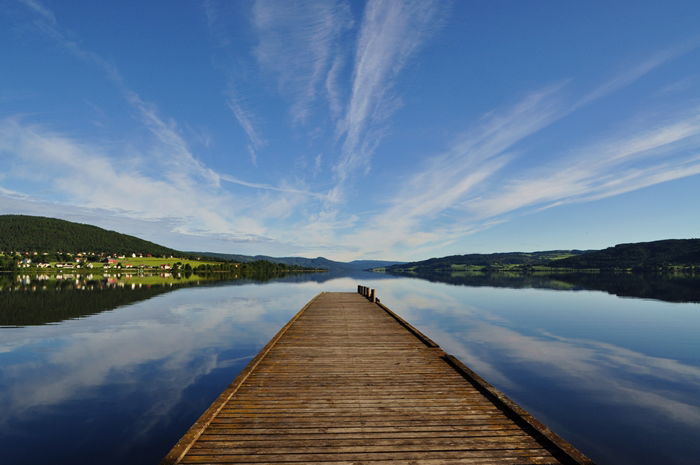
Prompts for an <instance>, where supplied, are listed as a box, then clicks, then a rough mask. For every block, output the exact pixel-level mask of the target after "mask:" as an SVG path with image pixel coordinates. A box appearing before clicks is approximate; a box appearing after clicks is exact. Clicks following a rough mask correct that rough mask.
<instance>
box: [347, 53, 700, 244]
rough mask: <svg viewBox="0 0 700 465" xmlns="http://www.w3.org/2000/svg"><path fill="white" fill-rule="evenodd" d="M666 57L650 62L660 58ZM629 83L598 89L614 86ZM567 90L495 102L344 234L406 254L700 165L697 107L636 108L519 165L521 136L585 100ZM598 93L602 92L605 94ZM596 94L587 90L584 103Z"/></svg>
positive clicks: (646, 69) (699, 110) (685, 173)
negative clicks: (619, 121) (503, 104)
mask: <svg viewBox="0 0 700 465" xmlns="http://www.w3.org/2000/svg"><path fill="white" fill-rule="evenodd" d="M659 56H663V57H666V58H667V59H670V58H669V57H673V56H675V55H674V54H670V53H668V54H660V55H659ZM666 61H667V60H662V59H655V60H649V61H648V63H651V62H653V63H654V64H655V66H662V65H663V64H664V63H665V62H666ZM648 63H647V64H646V65H645V66H641V65H640V67H639V69H643V70H644V72H637V73H635V77H636V79H639V78H641V77H643V76H644V74H645V73H646V72H649V71H650V70H651V69H652V67H651V66H650V65H649V64H648ZM623 81H624V85H629V84H631V83H632V82H634V79H631V78H629V76H628V77H625V78H624V79H623V78H619V79H618V78H613V79H611V80H610V81H609V82H618V83H621V82H623ZM622 87H623V84H616V86H615V89H612V88H610V87H609V86H602V87H600V89H602V88H606V89H608V91H609V92H613V91H615V90H620V89H621V88H622ZM565 90H566V84H559V85H554V86H551V87H548V88H545V89H542V90H540V91H537V92H533V93H531V94H529V95H527V96H526V97H524V98H523V99H522V100H521V101H520V102H518V103H516V104H515V105H513V106H511V107H510V108H505V109H501V110H498V111H492V112H489V113H488V114H487V115H485V116H484V117H483V118H482V119H481V121H480V122H479V123H478V124H477V125H475V126H474V127H473V128H471V129H468V130H467V131H465V133H464V134H463V135H461V136H460V137H458V138H456V139H455V140H454V141H453V142H452V144H450V145H449V146H448V148H447V149H446V150H444V151H443V152H440V153H437V154H435V155H433V156H431V157H429V158H428V159H427V160H426V161H425V162H424V163H423V164H422V165H421V166H420V167H419V168H418V169H417V170H416V172H415V173H414V174H413V175H411V176H409V177H408V178H407V179H406V180H404V182H403V183H402V186H401V187H399V188H398V189H397V190H396V192H395V194H394V196H393V197H392V199H391V200H390V202H389V206H388V207H387V208H385V209H382V210H381V211H380V212H378V213H377V214H376V215H373V216H371V217H369V218H367V219H366V220H365V221H363V222H362V223H363V224H365V225H366V226H364V227H360V228H358V229H357V230H355V231H352V232H350V233H348V234H345V235H343V241H344V242H349V243H353V244H372V250H371V251H370V250H368V251H367V253H368V254H370V253H371V252H373V251H374V250H394V251H395V252H394V256H399V257H400V256H402V253H403V252H402V250H408V251H410V253H411V255H413V254H415V253H416V251H419V252H420V253H422V254H431V253H435V250H436V249H439V248H440V247H444V246H446V245H449V244H450V243H451V242H454V241H456V240H458V239H461V238H464V237H465V236H467V235H470V234H474V233H476V232H479V231H483V230H484V229H488V228H490V227H492V226H494V225H497V224H501V223H503V222H506V221H508V220H509V219H510V217H511V216H512V215H514V214H523V213H530V212H535V211H539V210H541V209H545V208H552V207H555V206H560V205H565V204H570V203H574V202H587V201H593V200H599V199H602V198H606V197H611V196H615V195H619V194H622V193H625V192H630V191H633V190H637V189H641V188H644V187H648V186H651V185H654V184H658V183H662V182H666V181H670V180H674V179H679V178H683V177H688V176H693V175H696V174H700V108H698V107H691V108H685V109H682V110H680V111H679V110H676V111H673V112H671V113H669V114H663V115H660V114H657V113H654V114H653V116H650V117H649V118H648V119H647V120H645V121H644V120H640V119H639V118H638V117H636V118H635V120H634V124H629V125H628V128H627V129H618V130H616V131H614V132H612V133H608V134H604V135H597V136H592V138H591V140H589V141H588V142H584V143H579V145H578V146H573V147H568V148H567V149H566V150H561V149H559V150H558V151H557V150H555V151H554V152H553V153H550V154H549V155H548V157H547V158H546V160H547V162H541V163H540V164H534V165H529V166H528V165H527V164H526V165H525V168H523V167H522V166H520V167H518V168H517V169H514V168H512V166H513V165H515V164H517V163H518V162H520V161H521V160H523V159H524V158H525V157H528V156H529V153H528V150H525V149H523V148H521V146H520V145H519V144H520V143H521V142H522V141H524V140H525V139H527V138H528V137H530V136H533V135H535V134H538V133H539V132H541V131H543V130H545V129H546V128H548V127H549V126H550V125H552V124H553V123H555V122H558V121H560V120H562V119H563V118H565V117H567V116H569V115H570V114H571V113H573V112H574V111H576V110H578V109H579V108H581V106H582V104H581V101H582V100H578V101H576V100H574V103H567V100H571V98H568V99H567V97H566V94H565ZM597 94H598V95H597V96H596V98H604V97H605V96H606V95H608V93H607V91H606V92H598V93H597ZM587 95H589V96H590V95H592V94H587ZM593 101H594V100H593V99H590V98H588V100H587V102H586V103H592V102H593ZM659 121H662V123H659ZM530 150H532V149H530ZM537 159H540V160H543V159H542V158H541V157H537ZM358 251H359V249H358Z"/></svg>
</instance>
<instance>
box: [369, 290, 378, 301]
mask: <svg viewBox="0 0 700 465" xmlns="http://www.w3.org/2000/svg"><path fill="white" fill-rule="evenodd" d="M376 297H377V296H376V294H375V289H370V290H369V301H370V302H376V301H377V299H376Z"/></svg>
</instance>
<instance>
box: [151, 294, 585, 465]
mask: <svg viewBox="0 0 700 465" xmlns="http://www.w3.org/2000/svg"><path fill="white" fill-rule="evenodd" d="M358 291H359V293H340V292H333V293H329V292H324V293H321V294H319V295H318V296H316V297H315V298H313V299H312V300H311V301H310V302H309V303H308V304H306V306H304V308H302V309H301V310H300V311H299V313H297V314H296V315H295V316H294V317H293V318H292V319H291V320H290V321H289V323H287V324H286V325H285V326H284V327H283V328H282V329H281V330H280V331H279V332H278V333H277V335H275V337H273V338H272V340H270V342H269V343H268V344H267V345H266V346H265V347H264V348H263V349H262V351H261V352H260V353H259V354H258V355H257V356H256V357H255V358H254V359H253V360H252V361H251V362H250V364H248V366H247V367H246V368H245V369H244V370H243V371H242V372H241V373H240V375H239V376H238V377H237V378H236V379H235V380H234V382H233V383H232V384H231V386H229V388H228V389H226V391H224V392H223V393H222V394H221V395H220V396H219V398H217V399H216V400H215V401H214V403H213V404H212V405H211V406H210V407H209V409H208V410H207V411H206V412H204V414H202V416H201V417H200V418H199V419H198V420H197V422H196V423H195V424H194V425H193V426H192V427H191V428H190V430H189V431H187V433H186V434H185V435H184V436H183V437H182V439H181V440H180V441H179V442H178V443H177V444H176V445H175V447H173V449H172V450H171V451H170V453H168V455H167V456H166V457H165V458H164V459H163V461H162V462H161V463H162V464H176V463H209V464H223V463H226V464H258V465H259V464H273V463H274V464H277V463H287V464H289V463H305V464H326V465H331V464H332V465H351V464H353V465H356V464H371V465H388V464H414V465H447V464H454V465H456V464H511V465H514V464H579V465H580V464H589V465H590V464H593V462H592V461H591V460H590V459H588V458H587V457H586V456H584V455H583V454H582V453H580V452H579V451H577V450H576V449H575V448H574V447H573V446H571V445H570V444H569V443H567V442H566V441H564V440H563V439H561V438H560V437H559V436H557V435H556V434H554V433H552V432H551V431H550V430H549V429H548V428H546V427H545V426H544V425H542V424H541V423H539V422H538V421H537V420H535V419H534V418H533V417H532V416H531V415H529V414H528V413H527V412H526V411H524V410H523V409H522V408H520V407H519V406H518V405H516V404H515V403H514V402H512V401H511V400H509V399H508V398H506V397H505V396H504V395H503V394H502V393H500V392H499V391H497V390H496V389H495V388H493V387H492V386H491V385H489V384H488V383H487V382H485V381H484V380H483V379H481V378H480V377H479V376H478V375H476V374H475V373H474V372H472V371H471V370H470V369H469V368H467V367H466V366H464V365H463V364H462V363H461V362H460V361H459V360H457V359H456V358H454V357H452V356H450V355H447V354H445V352H444V351H443V350H442V349H440V347H439V346H438V345H437V344H435V343H434V342H433V341H431V340H430V339H428V338H427V337H426V336H424V335H423V334H421V333H420V332H419V331H418V330H417V329H415V328H414V327H412V326H411V325H410V324H408V323H407V322H405V321H404V320H402V319H401V318H400V317H399V316H398V315H396V314H394V313H393V312H392V311H391V310H389V309H388V308H386V307H385V306H384V305H382V304H381V303H379V302H376V300H377V299H376V298H375V296H374V290H371V291H370V290H369V289H367V288H365V287H361V286H358Z"/></svg>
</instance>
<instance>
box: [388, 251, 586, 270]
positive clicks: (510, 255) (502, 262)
mask: <svg viewBox="0 0 700 465" xmlns="http://www.w3.org/2000/svg"><path fill="white" fill-rule="evenodd" d="M583 253H585V252H584V251H581V250H547V251H542V252H503V253H490V254H481V253H473V254H465V255H450V256H447V257H439V258H429V259H428V260H422V261H418V262H411V263H404V264H402V265H395V266H390V267H387V269H386V271H388V272H398V271H405V270H411V271H412V272H416V273H420V272H435V271H446V270H450V269H452V268H453V267H454V266H461V267H465V266H466V267H512V266H524V265H541V264H544V263H550V262H552V261H553V260H558V259H561V258H566V257H571V256H576V255H579V254H583Z"/></svg>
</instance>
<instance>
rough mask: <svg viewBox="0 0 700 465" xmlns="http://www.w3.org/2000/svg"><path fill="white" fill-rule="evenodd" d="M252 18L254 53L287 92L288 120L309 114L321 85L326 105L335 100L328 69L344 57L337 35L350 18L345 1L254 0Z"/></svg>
mask: <svg viewBox="0 0 700 465" xmlns="http://www.w3.org/2000/svg"><path fill="white" fill-rule="evenodd" d="M251 20H252V23H253V26H254V28H255V30H256V32H257V37H258V43H257V46H256V47H255V50H254V55H255V57H256V59H257V61H258V63H259V64H260V65H261V66H262V67H263V69H266V70H269V71H272V72H273V73H274V74H275V75H276V76H277V81H278V83H279V86H280V89H281V90H282V92H283V93H285V94H287V95H289V96H290V98H291V100H292V104H291V109H290V113H291V116H292V120H293V121H295V122H304V121H305V120H306V119H307V118H308V117H309V115H310V113H311V111H312V107H313V105H314V103H315V101H316V100H317V99H318V96H319V94H321V93H322V91H323V90H324V87H330V90H329V97H330V99H331V105H335V104H336V103H335V102H336V99H337V90H336V87H335V82H336V81H335V79H334V77H333V73H336V72H337V69H338V68H339V67H340V66H341V63H342V62H341V61H340V60H342V59H343V49H342V48H341V46H340V43H339V39H340V37H341V36H342V35H343V34H344V33H345V32H346V31H347V30H348V29H349V28H350V27H351V26H352V24H353V21H352V16H351V14H350V7H349V5H348V4H347V3H346V2H345V1H326V0H301V1H296V2H282V3H280V2H276V1H272V0H257V1H256V2H255V4H254V5H253V9H252V18H251Z"/></svg>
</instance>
